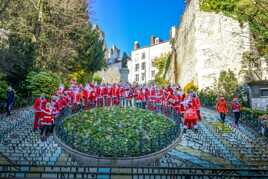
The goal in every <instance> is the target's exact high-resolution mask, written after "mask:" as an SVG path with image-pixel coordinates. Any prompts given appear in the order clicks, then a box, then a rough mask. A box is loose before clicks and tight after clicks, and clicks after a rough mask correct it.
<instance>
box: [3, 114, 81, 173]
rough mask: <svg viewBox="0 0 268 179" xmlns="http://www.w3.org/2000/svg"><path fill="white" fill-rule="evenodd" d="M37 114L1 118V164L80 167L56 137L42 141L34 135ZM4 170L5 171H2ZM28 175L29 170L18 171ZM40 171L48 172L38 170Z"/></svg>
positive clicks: (36, 134)
mask: <svg viewBox="0 0 268 179" xmlns="http://www.w3.org/2000/svg"><path fill="white" fill-rule="evenodd" d="M32 125H33V111H32V110H31V109H23V110H20V111H16V112H15V113H14V114H13V115H12V116H11V117H5V116H0V131H1V134H0V154H1V155H0V164H2V165H4V164H11V165H36V166H44V165H48V166H54V165H64V166H77V162H75V161H73V160H72V159H71V157H70V156H69V155H68V154H66V153H65V152H64V151H63V150H62V148H61V147H60V146H58V144H57V143H55V141H54V139H53V136H50V137H49V138H48V139H47V141H45V142H42V141H41V140H40V134H39V133H38V132H33V130H32ZM0 169H1V168H0ZM17 169H18V170H22V171H27V170H28V168H27V167H22V168H17ZM36 169H37V170H44V168H42V167H36ZM16 177H25V176H24V174H21V175H17V176H16Z"/></svg>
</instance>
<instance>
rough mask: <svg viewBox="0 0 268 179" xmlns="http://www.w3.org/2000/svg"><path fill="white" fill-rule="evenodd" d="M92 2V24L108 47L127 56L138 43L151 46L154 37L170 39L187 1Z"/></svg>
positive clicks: (101, 0)
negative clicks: (103, 36) (172, 28)
mask: <svg viewBox="0 0 268 179" xmlns="http://www.w3.org/2000/svg"><path fill="white" fill-rule="evenodd" d="M90 1H92V0H90ZM93 1H94V2H93V3H92V4H91V8H92V10H93V13H92V15H91V17H90V18H91V22H92V21H93V23H95V24H97V25H99V27H100V28H101V30H102V31H103V32H104V33H105V40H106V45H107V47H109V48H110V47H111V46H112V45H116V46H117V47H119V48H120V49H121V52H127V53H128V54H130V52H131V50H132V49H133V44H134V42H135V41H139V43H140V45H141V47H143V46H148V45H149V44H150V36H151V35H155V36H158V37H160V39H162V40H168V37H169V31H170V28H171V26H173V25H175V26H177V25H178V23H179V19H180V17H181V15H182V14H183V11H184V0H93Z"/></svg>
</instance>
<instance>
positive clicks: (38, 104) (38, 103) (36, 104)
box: [33, 98, 41, 112]
mask: <svg viewBox="0 0 268 179" xmlns="http://www.w3.org/2000/svg"><path fill="white" fill-rule="evenodd" d="M33 109H34V110H35V112H40V111H41V99H40V98H36V99H35V100H34V105H33Z"/></svg>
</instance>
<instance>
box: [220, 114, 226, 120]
mask: <svg viewBox="0 0 268 179" xmlns="http://www.w3.org/2000/svg"><path fill="white" fill-rule="evenodd" d="M225 117H226V114H225V113H222V112H221V113H220V118H221V120H222V122H225Z"/></svg>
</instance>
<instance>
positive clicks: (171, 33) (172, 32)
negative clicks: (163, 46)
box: [169, 26, 177, 39]
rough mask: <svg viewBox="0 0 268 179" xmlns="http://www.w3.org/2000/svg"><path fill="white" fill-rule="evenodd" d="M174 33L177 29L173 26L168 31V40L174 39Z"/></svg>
mask: <svg viewBox="0 0 268 179" xmlns="http://www.w3.org/2000/svg"><path fill="white" fill-rule="evenodd" d="M176 32H177V29H176V27H175V26H172V27H171V30H170V34H169V36H170V37H169V38H170V39H175V38H176Z"/></svg>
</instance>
